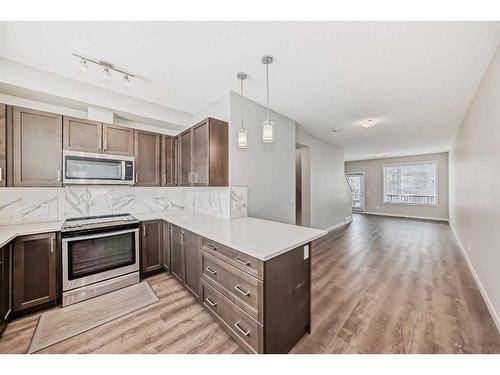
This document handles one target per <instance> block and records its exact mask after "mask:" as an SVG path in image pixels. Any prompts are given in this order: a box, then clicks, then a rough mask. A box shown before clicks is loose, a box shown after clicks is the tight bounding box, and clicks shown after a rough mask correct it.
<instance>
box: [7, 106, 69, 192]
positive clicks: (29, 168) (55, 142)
mask: <svg viewBox="0 0 500 375" xmlns="http://www.w3.org/2000/svg"><path fill="white" fill-rule="evenodd" d="M13 159H14V167H13V168H14V183H13V186H61V185H62V183H61V178H62V175H61V171H62V116H61V115H57V114H54V113H48V112H41V111H35V110H31V109H25V108H18V107H14V109H13Z"/></svg>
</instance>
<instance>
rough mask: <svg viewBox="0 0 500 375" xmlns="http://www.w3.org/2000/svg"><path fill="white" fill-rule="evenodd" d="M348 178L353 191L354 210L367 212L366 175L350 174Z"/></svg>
mask: <svg viewBox="0 0 500 375" xmlns="http://www.w3.org/2000/svg"><path fill="white" fill-rule="evenodd" d="M347 178H348V180H349V185H351V190H352V193H351V194H352V210H353V211H364V210H365V174H364V173H348V174H347Z"/></svg>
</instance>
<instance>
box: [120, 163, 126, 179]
mask: <svg viewBox="0 0 500 375" xmlns="http://www.w3.org/2000/svg"><path fill="white" fill-rule="evenodd" d="M121 164H122V176H121V179H122V180H125V160H122V162H121Z"/></svg>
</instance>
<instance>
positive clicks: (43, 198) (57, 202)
mask: <svg viewBox="0 0 500 375" xmlns="http://www.w3.org/2000/svg"><path fill="white" fill-rule="evenodd" d="M244 189H245V194H244V195H245V197H246V188H244ZM231 190H232V188H227V187H210V188H209V187H207V188H204V187H196V188H189V187H122V186H112V187H105V186H66V187H62V188H2V189H0V225H13V224H22V223H37V222H45V221H57V220H61V221H62V220H65V219H66V218H70V217H79V216H93V215H106V214H116V213H131V214H134V213H146V212H160V211H171V210H180V209H187V210H191V211H196V212H201V213H204V214H207V215H213V216H218V217H223V218H231V217H233V216H232V213H233V209H232V207H233V204H232V203H231V201H232V194H231ZM237 191H238V192H239V193H238V194H240V195H241V194H242V193H241V188H239V187H238V190H237ZM238 196H239V195H238ZM245 199H246V198H245ZM238 201H240V200H239V199H238ZM241 211H242V210H241V209H239V210H236V211H235V212H238V215H239V216H236V217H241V216H242V215H241ZM245 211H246V203H245Z"/></svg>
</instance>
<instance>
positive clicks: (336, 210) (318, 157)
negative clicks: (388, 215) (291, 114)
mask: <svg viewBox="0 0 500 375" xmlns="http://www.w3.org/2000/svg"><path fill="white" fill-rule="evenodd" d="M296 139H297V143H298V144H300V145H302V146H306V147H304V148H302V149H301V150H302V152H303V153H305V155H306V163H307V158H308V159H309V194H310V195H309V210H310V213H309V215H310V223H311V227H313V228H320V229H332V228H334V227H337V226H339V225H342V224H344V223H345V220H346V218H349V219H348V220H350V218H351V200H350V199H351V198H350V193H349V188H348V186H347V183H346V180H345V177H344V149H343V148H340V147H336V146H334V145H332V144H330V143H327V142H325V141H322V140H320V139H318V138H316V137H313V136H311V135H309V134H308V133H306V132H305V131H304V130H303V129H302V128H300V127H297V136H296ZM306 163H304V164H306ZM306 173H307V172H305V173H304V172H303V179H304V174H306ZM303 191H305V193H306V194H307V188H304V187H303Z"/></svg>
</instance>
